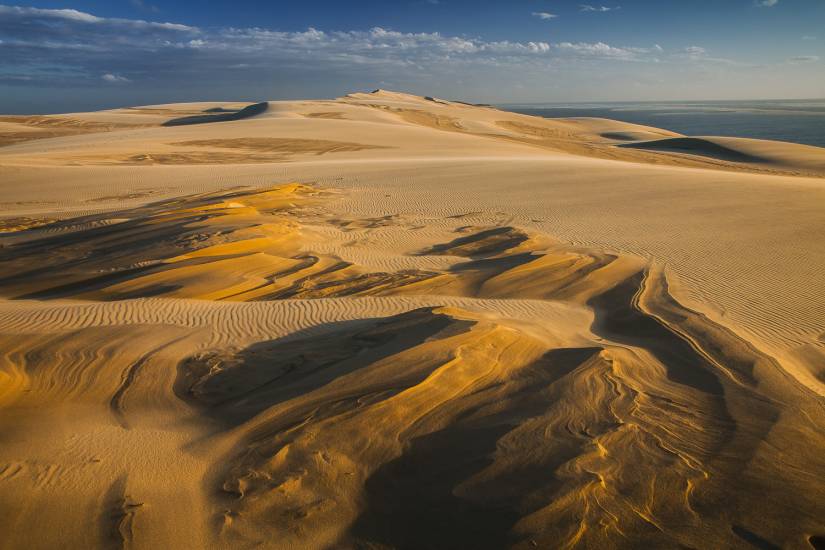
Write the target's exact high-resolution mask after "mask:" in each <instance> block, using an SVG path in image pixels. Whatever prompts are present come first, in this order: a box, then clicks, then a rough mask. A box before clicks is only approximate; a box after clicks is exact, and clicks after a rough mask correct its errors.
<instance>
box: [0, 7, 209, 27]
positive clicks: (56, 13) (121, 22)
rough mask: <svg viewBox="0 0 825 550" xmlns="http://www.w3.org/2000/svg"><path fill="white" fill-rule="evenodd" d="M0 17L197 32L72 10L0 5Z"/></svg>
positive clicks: (139, 20) (170, 24) (176, 25)
mask: <svg viewBox="0 0 825 550" xmlns="http://www.w3.org/2000/svg"><path fill="white" fill-rule="evenodd" d="M0 15H2V16H6V17H7V18H8V19H9V20H15V19H16V20H32V19H34V20H35V21H40V22H45V21H49V20H52V21H55V22H60V21H63V22H66V23H71V22H80V23H89V24H95V25H97V26H101V25H110V26H120V27H132V28H155V29H165V30H173V31H185V32H197V31H198V29H197V28H196V27H190V26H188V25H181V24H180V23H155V22H150V21H143V20H142V19H119V18H106V17H97V16H96V15H92V14H90V13H86V12H82V11H78V10H72V9H59V10H52V9H41V8H27V7H20V6H4V5H0Z"/></svg>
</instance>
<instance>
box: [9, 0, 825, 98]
mask: <svg viewBox="0 0 825 550" xmlns="http://www.w3.org/2000/svg"><path fill="white" fill-rule="evenodd" d="M141 5H146V6H150V4H145V3H141ZM148 9H151V8H148ZM581 9H583V10H585V11H609V10H612V9H617V8H605V7H604V6H596V5H582V7H581ZM534 16H535V17H537V18H540V19H542V20H551V19H554V16H553V14H550V13H546V12H536V13H535V14H534ZM807 53H808V52H800V54H807ZM0 60H2V62H0V87H5V88H6V91H5V93H4V94H0V100H3V101H12V102H14V101H17V102H20V101H22V99H21V98H24V96H26V95H30V96H32V97H34V96H36V95H37V93H35V92H36V91H37V90H42V94H41V95H42V97H44V98H45V97H48V96H49V94H51V96H53V95H54V94H53V90H54V89H55V87H59V88H60V89H61V90H63V91H64V92H65V94H64V95H69V94H70V91H71V90H77V95H78V97H81V96H83V97H87V98H89V100H90V101H91V99H92V98H94V97H95V96H94V95H93V94H94V93H100V94H104V93H107V92H105V90H109V92H108V93H110V96H108V97H109V99H108V100H107V101H108V102H110V103H112V102H115V99H112V98H115V97H116V98H117V99H116V101H117V102H120V103H123V102H129V101H132V100H130V99H127V97H131V96H128V94H133V96H134V97H135V98H138V97H139V98H141V99H137V101H148V100H150V99H152V98H154V100H155V101H167V100H168V101H172V100H179V101H185V100H189V99H206V98H205V97H204V94H205V93H207V92H208V93H210V94H211V93H214V94H221V95H224V97H229V98H233V99H237V98H240V97H247V96H248V97H249V98H250V99H258V98H259V97H266V98H273V97H285V96H286V97H329V96H330V95H332V94H335V93H340V92H345V91H351V90H353V89H362V88H366V87H395V88H400V89H406V90H409V91H419V92H421V93H427V92H430V93H441V94H444V95H447V94H452V95H455V96H457V97H467V98H468V99H476V100H490V101H495V100H502V99H515V100H523V99H527V98H532V99H545V98H546V99H550V98H551V97H553V96H559V95H562V94H563V95H564V96H566V97H571V98H572V97H575V98H583V99H587V98H589V97H592V96H593V95H594V94H595V93H597V92H598V93H601V94H605V95H606V94H607V93H608V92H609V93H610V94H612V95H613V96H614V97H615V98H620V97H621V93H625V94H628V95H629V94H631V93H632V94H638V90H639V89H659V90H665V89H666V88H667V87H668V82H670V80H669V78H668V76H667V75H668V74H672V75H674V78H673V91H671V93H677V92H679V91H680V90H681V89H683V88H684V86H681V87H679V82H682V81H688V82H689V83H691V84H692V83H694V82H700V81H702V79H705V80H706V81H707V82H708V86H710V85H712V84H711V82H712V81H711V80H707V79H708V78H709V75H710V76H711V77H718V78H728V79H729V77H730V75H729V73H724V72H723V71H722V69H721V68H722V67H724V71H729V70H730V69H731V67H744V66H745V64H743V63H737V62H735V61H732V60H729V59H725V58H723V57H721V56H716V55H712V54H711V52H709V51H708V50H707V49H706V48H705V47H702V46H698V45H688V44H685V45H681V46H680V47H678V48H671V49H668V48H667V47H662V46H661V45H658V44H631V45H627V44H609V43H607V42H603V41H596V42H586V41H580V42H576V41H555V42H554V41H550V40H525V41H511V40H486V39H484V38H480V37H474V36H451V35H445V34H441V33H438V32H398V31H394V30H391V29H385V28H381V27H374V28H372V29H369V30H342V31H325V30H319V29H315V28H308V29H306V30H301V31H282V30H273V29H266V28H257V27H251V28H250V27H245V28H237V27H226V28H199V27H196V26H192V25H188V24H185V23H180V22H169V21H147V20H143V19H122V18H106V17H100V16H97V15H94V14H91V13H86V12H83V11H79V10H75V9H41V8H32V7H16V6H6V5H0ZM818 61H819V60H818V59H817V58H815V56H807V57H806V56H799V57H794V58H792V59H789V58H788V57H787V56H783V57H782V58H780V59H779V61H778V62H780V63H783V64H785V65H786V66H798V65H800V64H802V63H805V64H811V63H817V62H818ZM715 67H720V69H719V70H717V69H716V68H715ZM127 82H128V83H129V86H118V84H124V83H127ZM743 82H744V81H743ZM102 83H105V84H107V85H108V86H103V87H102V89H103V91H100V92H97V91H95V92H93V91H92V90H99V89H101V84H102ZM15 86H18V87H20V86H23V87H26V89H27V90H32V91H33V92H32V93H31V94H21V93H19V92H18V93H15V92H14V91H9V90H10V89H11V88H13V87H15ZM83 90H86V92H83ZM594 90H595V92H594ZM115 92H117V93H118V94H120V95H117V96H113V95H111V94H114V93H115ZM620 92H621V93H620ZM82 94H85V95H82ZM139 94H140V95H139ZM152 94H154V95H152ZM636 97H639V95H636Z"/></svg>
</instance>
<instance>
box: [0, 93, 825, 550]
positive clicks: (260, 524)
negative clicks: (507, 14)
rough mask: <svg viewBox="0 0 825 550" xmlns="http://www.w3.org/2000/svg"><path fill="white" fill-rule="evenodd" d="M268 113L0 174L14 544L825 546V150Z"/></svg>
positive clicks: (174, 108)
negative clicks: (824, 175)
mask: <svg viewBox="0 0 825 550" xmlns="http://www.w3.org/2000/svg"><path fill="white" fill-rule="evenodd" d="M265 105H266V106H267V108H266V110H265V111H263V110H260V109H259V111H260V112H259V111H256V112H255V113H253V114H254V116H250V117H245V118H237V117H234V115H235V114H237V113H243V109H244V108H245V107H246V106H245V105H242V104H229V103H227V104H214V103H210V104H188V105H183V104H181V105H163V106H151V107H141V108H136V109H121V110H116V111H109V112H103V113H90V114H83V113H79V114H72V115H66V116H64V117H62V118H70V119H72V120H74V121H81V122H83V121H86V122H87V123H89V124H90V123H91V122H95V123H103V122H104V121H106V123H107V124H115V123H122V124H124V126H123V127H116V128H115V127H108V126H107V127H106V130H99V128H98V127H97V126H94V128H95V131H94V132H92V131H84V132H82V133H81V132H80V131H75V132H74V133H72V134H69V133H66V134H61V135H59V136H53V137H46V136H41V137H40V138H38V139H31V140H17V141H16V142H15V143H14V144H11V145H8V146H5V147H2V148H0V173H2V175H3V179H2V183H0V202H2V203H3V207H4V213H5V212H7V213H8V215H7V216H6V217H5V220H4V224H3V226H2V228H3V230H4V231H5V232H4V233H2V234H0V344H1V345H0V347H1V348H2V349H3V352H2V353H0V427H1V428H2V436H0V437H2V445H0V512H2V513H0V532H2V533H4V535H3V536H2V538H0V547H3V548H54V547H58V546H60V547H69V548H111V547H121V548H122V547H130V548H251V547H265V548H333V547H334V548H339V547H340V548H502V547H513V548H525V549H529V548H536V547H538V548H574V547H582V548H639V547H661V548H672V547H682V548H705V547H718V548H754V547H757V548H774V547H789V548H819V547H821V546H822V544H823V541H825V524H823V522H822V518H823V517H825V482H823V480H822V472H823V471H825V459H824V458H823V457H825V453H823V452H822V451H823V449H825V433H824V432H823V430H822V426H823V425H825V402H824V401H823V374H822V373H823V370H822V364H823V363H822V359H823V358H824V357H825V340H823V336H822V335H823V334H825V301H823V296H825V287H823V286H822V285H823V283H822V279H821V277H817V276H816V274H817V273H819V272H820V271H821V270H822V267H823V266H824V265H825V250H823V248H822V247H821V243H822V242H823V241H822V238H823V237H825V235H824V234H823V230H825V229H824V228H825V223H823V222H825V219H824V218H823V213H822V209H821V205H822V204H823V202H822V200H823V199H825V187H823V183H822V181H823V180H821V179H820V178H818V177H813V176H816V174H817V170H819V168H818V167H821V164H820V163H821V159H822V158H823V152H822V151H821V150H818V149H816V148H809V147H802V146H795V145H791V144H773V143H771V142H753V141H752V140H732V139H728V138H724V139H723V138H700V139H699V138H686V137H683V136H678V135H675V134H672V133H670V132H667V131H664V130H658V129H655V128H647V127H639V126H636V125H629V124H623V123H618V122H613V121H606V120H601V119H563V120H541V119H533V118H531V117H525V116H522V115H514V114H510V113H505V112H502V111H498V110H496V109H493V108H490V107H486V106H472V105H467V104H463V103H458V102H449V101H445V100H440V99H437V98H421V97H416V96H410V95H407V94H402V93H397V92H387V91H378V92H375V93H369V94H351V95H349V96H346V97H344V98H341V99H338V100H334V101H303V102H269V103H268V104H265ZM247 112H248V111H247ZM223 115H233V116H232V117H230V118H223ZM187 117H195V118H196V119H197V120H196V122H198V123H197V124H177V123H172V124H171V125H169V124H166V123H167V122H168V121H175V120H180V119H182V118H184V119H185V118H187ZM204 117H205V118H204ZM211 117H219V118H221V120H217V119H212V118H211ZM48 118H60V117H48ZM232 118H235V119H234V120H233V119H232ZM125 120H134V121H135V123H134V124H132V123H131V122H130V123H128V125H127V123H126V122H124V121H125ZM138 121H143V122H138ZM201 122H202V123H201ZM4 124H9V125H15V124H16V125H21V126H26V125H29V126H30V125H31V122H30V121H29V122H26V121H24V122H20V121H18V122H13V121H12V122H7V123H4ZM5 128H6V126H3V127H2V128H0V130H3V131H5ZM10 131H11V130H10ZM26 131H27V130H20V132H26ZM29 131H33V132H34V131H38V130H29ZM104 132H105V133H104ZM113 136H117V139H113ZM619 145H621V146H619ZM625 145H627V147H625ZM686 147H687V149H686ZM642 149H644V150H642ZM648 149H651V150H648ZM660 149H661V151H660ZM801 174H806V175H805V176H803V175H801ZM67 503H70V505H68V504H67Z"/></svg>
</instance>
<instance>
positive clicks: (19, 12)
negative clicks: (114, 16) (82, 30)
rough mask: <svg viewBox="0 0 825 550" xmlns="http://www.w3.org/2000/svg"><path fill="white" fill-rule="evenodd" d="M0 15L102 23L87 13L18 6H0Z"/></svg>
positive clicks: (100, 18)
mask: <svg viewBox="0 0 825 550" xmlns="http://www.w3.org/2000/svg"><path fill="white" fill-rule="evenodd" d="M0 15H7V16H12V15H15V16H36V17H49V18H55V19H68V20H71V21H82V22H84V23H98V22H100V21H103V18H102V17H96V16H94V15H91V14H89V13H84V12H82V11H77V10H71V9H64V10H44V9H40V8H22V7H20V6H0Z"/></svg>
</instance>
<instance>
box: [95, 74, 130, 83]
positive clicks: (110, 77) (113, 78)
mask: <svg viewBox="0 0 825 550" xmlns="http://www.w3.org/2000/svg"><path fill="white" fill-rule="evenodd" d="M100 78H101V80H105V81H106V82H110V83H112V84H117V83H119V82H131V80H129V79H128V78H126V77H125V76H120V75H116V74H112V73H106V74H104V75H103V76H101V77H100Z"/></svg>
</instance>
